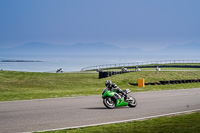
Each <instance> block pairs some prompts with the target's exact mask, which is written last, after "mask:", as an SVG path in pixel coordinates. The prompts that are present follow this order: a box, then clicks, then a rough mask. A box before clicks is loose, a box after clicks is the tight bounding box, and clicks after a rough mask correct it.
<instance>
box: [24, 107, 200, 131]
mask: <svg viewBox="0 0 200 133" xmlns="http://www.w3.org/2000/svg"><path fill="white" fill-rule="evenodd" d="M195 111H200V109H195V110H188V111H182V112H175V113H169V114H162V115H155V116H148V117H142V118H135V119H129V120H122V121H113V122H106V123H98V124H90V125H82V126H74V127H64V128H56V129H49V130H42V131H37V132H45V131H56V130H64V129H75V128H83V127H90V126H99V125H106V124H114V123H122V122H130V121H139V120H145V119H151V118H156V117H162V116H170V115H176V114H183V113H190V112H195ZM31 132H36V131H31ZM31 132H24V133H31Z"/></svg>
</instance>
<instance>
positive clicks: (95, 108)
mask: <svg viewBox="0 0 200 133" xmlns="http://www.w3.org/2000/svg"><path fill="white" fill-rule="evenodd" d="M126 108H127V107H126V106H123V107H116V108H114V110H115V109H126ZM81 109H90V110H101V109H102V110H103V109H107V110H112V109H108V108H106V107H91V108H81Z"/></svg>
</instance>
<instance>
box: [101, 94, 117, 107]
mask: <svg viewBox="0 0 200 133" xmlns="http://www.w3.org/2000/svg"><path fill="white" fill-rule="evenodd" d="M103 104H104V105H105V106H106V107H107V108H109V109H113V108H115V102H114V101H113V100H112V99H111V98H110V97H106V98H104V99H103Z"/></svg>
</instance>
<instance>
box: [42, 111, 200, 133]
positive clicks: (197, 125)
mask: <svg viewBox="0 0 200 133" xmlns="http://www.w3.org/2000/svg"><path fill="white" fill-rule="evenodd" d="M52 132H53V133H199V132H200V112H196V113H192V114H184V115H178V116H167V117H159V118H154V119H148V120H144V121H134V122H128V123H117V124H109V125H101V126H93V127H85V128H78V129H66V130H58V131H48V132H45V133H52Z"/></svg>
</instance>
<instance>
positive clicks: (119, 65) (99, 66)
mask: <svg viewBox="0 0 200 133" xmlns="http://www.w3.org/2000/svg"><path fill="white" fill-rule="evenodd" d="M177 63H200V60H162V61H144V62H132V63H118V64H104V65H96V66H89V67H84V68H82V69H81V71H88V70H97V69H100V68H101V69H105V68H113V67H128V66H133V67H136V66H140V65H150V64H177Z"/></svg>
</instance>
